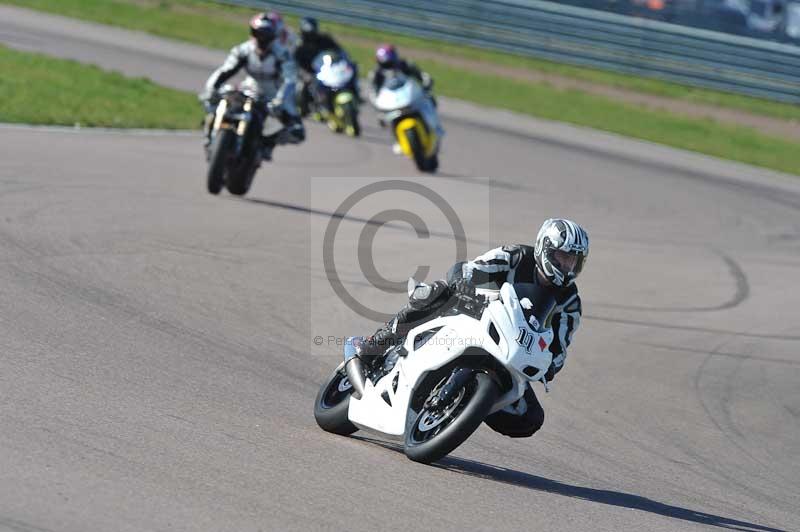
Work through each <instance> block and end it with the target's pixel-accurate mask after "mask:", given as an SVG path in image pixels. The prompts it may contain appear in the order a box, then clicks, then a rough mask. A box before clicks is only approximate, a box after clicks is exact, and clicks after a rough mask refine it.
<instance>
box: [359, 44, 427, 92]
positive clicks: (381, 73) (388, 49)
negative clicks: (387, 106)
mask: <svg viewBox="0 0 800 532" xmlns="http://www.w3.org/2000/svg"><path fill="white" fill-rule="evenodd" d="M375 63H376V67H375V70H373V71H372V72H370V74H369V77H370V81H371V82H372V91H373V93H375V94H377V93H378V91H379V90H380V89H381V87H383V83H384V82H385V81H386V78H387V74H389V73H390V72H402V73H403V74H404V75H406V76H408V77H411V78H414V79H416V80H417V81H419V82H420V84H421V85H422V88H423V89H425V91H426V92H428V93H430V91H431V89H432V88H433V79H432V78H431V77H430V75H429V74H428V73H427V72H423V71H422V70H420V68H419V67H418V66H417V65H415V64H414V63H411V62H408V61H405V60H404V59H401V58H400V55H399V54H398V53H397V48H396V47H395V46H394V45H392V44H382V45H380V46H379V47H378V48H377V50H375Z"/></svg>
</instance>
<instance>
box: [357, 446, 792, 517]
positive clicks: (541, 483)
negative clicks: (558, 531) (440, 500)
mask: <svg viewBox="0 0 800 532" xmlns="http://www.w3.org/2000/svg"><path fill="white" fill-rule="evenodd" d="M351 437H352V438H353V439H356V440H359V441H362V442H365V443H371V444H374V445H380V446H381V447H384V448H385V449H389V450H391V451H395V452H397V453H403V447H402V445H399V444H397V443H392V442H386V441H381V440H376V439H373V438H365V437H363V436H351ZM431 467H435V468H437V469H443V470H445V471H449V472H451V473H457V474H460V475H468V476H471V477H477V478H480V479H484V480H491V481H493V482H501V483H503V484H510V485H512V486H517V487H520V488H527V489H530V490H536V491H543V492H546V493H552V494H554V495H561V496H564V497H570V498H573V499H582V500H585V501H590V502H596V503H598V504H606V505H609V506H618V507H620V508H630V509H632V510H640V511H642V512H649V513H653V514H657V515H662V516H664V517H669V518H672V519H680V520H682V521H688V522H690V523H698V524H701V525H706V526H716V527H719V528H727V529H729V530H740V531H742V532H787V531H786V530H782V529H780V528H772V527H768V526H764V525H757V524H755V523H748V522H747V521H739V520H737V519H730V518H728V517H722V516H719V515H714V514H709V513H705V512H698V511H696V510H690V509H688V508H681V507H680V506H673V505H671V504H665V503H662V502H658V501H654V500H653V499H648V498H647V497H642V496H641V495H634V494H632V493H624V492H621V491H613V490H604V489H597V488H587V487H583V486H575V485H572V484H566V483H564V482H559V481H557V480H550V479H549V478H545V477H540V476H536V475H531V474H530V473H525V472H523V471H517V470H515V469H506V468H503V467H497V466H493V465H489V464H485V463H483V462H477V461H475V460H466V459H464V458H455V457H452V456H448V457H446V458H444V459H442V460H440V461H439V462H436V463H435V464H432V466H431Z"/></svg>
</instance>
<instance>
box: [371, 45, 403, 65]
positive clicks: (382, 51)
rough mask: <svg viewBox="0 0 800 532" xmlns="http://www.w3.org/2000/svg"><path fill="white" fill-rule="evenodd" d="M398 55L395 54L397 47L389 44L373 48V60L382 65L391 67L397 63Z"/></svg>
mask: <svg viewBox="0 0 800 532" xmlns="http://www.w3.org/2000/svg"><path fill="white" fill-rule="evenodd" d="M398 59H400V56H399V55H398V54H397V48H395V47H394V45H391V44H382V45H380V46H378V49H377V50H375V61H377V62H378V64H379V65H380V66H382V67H386V68H391V67H393V66H395V64H397V61H398Z"/></svg>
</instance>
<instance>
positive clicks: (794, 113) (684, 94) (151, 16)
mask: <svg viewBox="0 0 800 532" xmlns="http://www.w3.org/2000/svg"><path fill="white" fill-rule="evenodd" d="M222 1H223V2H224V0H222ZM0 3H5V4H15V5H19V6H22V7H28V8H31V9H40V10H43V11H50V12H53V13H58V14H61V15H67V16H70V17H75V18H81V19H85V20H91V21H95V22H100V23H103V24H111V25H117V26H123V27H126V28H130V29H135V30H140V31H146V32H149V33H153V34H155V35H161V36H165V37H172V38H176V39H181V40H186V41H189V42H193V43H196V44H202V45H205V46H210V47H212V48H229V47H230V46H231V44H232V43H234V42H237V41H238V40H241V39H242V24H243V23H244V22H245V21H246V20H247V18H248V17H249V16H250V15H252V13H253V10H251V9H247V8H242V7H237V6H231V5H221V4H220V3H219V2H214V1H209V0H0ZM286 19H287V22H289V23H290V24H292V25H294V26H295V27H296V22H297V18H296V17H291V16H287V17H286ZM325 27H326V29H327V30H328V31H331V32H332V33H334V34H335V35H336V37H337V38H339V39H341V40H342V41H343V42H345V43H347V44H348V45H349V46H350V47H351V48H352V47H356V48H358V47H359V44H361V47H363V43H364V41H365V40H366V41H373V42H380V41H386V40H390V41H392V42H394V43H396V44H398V45H399V46H401V47H403V48H408V49H411V50H412V52H413V49H422V50H426V51H432V52H436V53H441V54H444V55H450V56H453V57H457V58H462V59H468V60H471V61H478V62H486V63H491V64H493V65H500V66H507V67H511V68H515V69H523V70H526V69H527V70H531V71H538V72H544V73H548V74H555V75H559V76H564V77H568V78H573V79H578V80H582V81H587V82H592V83H596V84H600V85H607V86H612V87H618V88H622V89H627V90H632V91H636V92H642V93H646V94H654V95H657V96H664V97H668V98H672V99H676V100H683V101H688V102H693V103H699V104H707V105H713V106H717V107H727V108H732V109H738V110H742V111H747V112H750V113H753V114H759V115H764V116H769V117H773V118H781V119H786V120H800V106H796V105H791V104H785V103H779V102H773V101H769V100H764V99H760V98H752V97H749V96H743V95H738V94H731V93H726V92H720V91H714V90H708V89H701V88H694V87H689V86H686V85H680V84H678V83H670V82H665V81H660V80H656V79H651V78H645V77H636V76H630V75H625V74H617V73H614V72H609V71H605V70H598V69H592V68H587V67H577V66H572V65H566V64H562V63H554V62H551V61H546V60H539V59H534V58H530V57H524V56H517V55H513V54H509V53H504V52H494V51H491V50H485V49H481V48H475V47H471V46H462V45H455V44H450V43H447V42H443V41H436V40H433V39H421V38H416V37H408V36H405V35H401V34H394V33H386V32H380V31H377V30H372V29H369V28H363V27H357V26H349V25H345V24H336V23H328V24H325ZM411 55H413V53H412V54H411ZM370 59H371V58H370Z"/></svg>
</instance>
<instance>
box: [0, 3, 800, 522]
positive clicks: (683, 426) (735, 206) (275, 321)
mask: <svg viewBox="0 0 800 532" xmlns="http://www.w3.org/2000/svg"><path fill="white" fill-rule="evenodd" d="M40 17H44V16H43V15H35V16H32V15H30V14H29V13H28V12H25V11H21V10H12V9H10V8H6V7H2V8H0V42H3V43H10V44H11V45H14V46H20V47H22V46H24V47H26V48H28V49H38V50H43V51H48V52H50V53H53V54H54V55H65V56H69V57H74V58H76V59H78V60H83V61H93V62H97V63H99V64H101V65H102V66H106V67H109V66H113V67H114V68H116V69H117V70H120V71H123V72H127V73H131V74H136V75H141V74H142V69H145V67H146V70H148V71H150V72H151V77H152V78H153V79H154V80H156V81H159V82H163V83H167V84H170V85H171V86H176V87H179V88H184V89H190V88H195V89H199V88H200V87H201V86H202V82H203V80H204V77H205V76H206V75H207V74H208V71H209V70H210V68H211V67H212V66H213V63H214V62H215V61H216V60H217V59H219V60H221V59H222V57H217V55H219V53H218V52H212V51H208V50H203V49H197V48H194V47H190V46H187V45H185V44H173V43H171V42H170V41H165V40H162V39H155V38H153V37H150V36H144V35H142V34H135V33H132V32H125V31H121V30H117V29H113V30H112V29H108V28H103V27H100V26H95V25H92V24H84V23H78V22H69V23H64V24H62V25H58V26H57V28H58V29H57V31H56V30H52V31H50V30H48V29H47V28H51V29H52V28H53V27H54V26H53V25H48V24H42V23H41V21H42V20H45V19H40ZM37 21H38V22H37ZM37 23H38V24H39V25H38V26H37V25H36V24H37ZM20 28H24V29H25V30H24V31H23V30H21V29H20ZM59 32H60V33H59ZM56 33H58V34H56ZM23 37H24V39H23ZM25 39H27V40H26V41H25V42H24V43H22V41H24V40H25ZM109 40H113V42H114V46H110V45H108V46H107V45H106V44H108V43H109ZM20 43H22V44H20ZM441 107H442V112H443V115H444V116H445V126H446V127H447V129H448V136H447V137H446V139H445V151H444V153H443V156H442V175H440V176H438V177H435V178H424V177H421V176H419V175H417V174H416V173H415V172H413V171H412V168H411V164H410V162H409V161H407V160H404V159H402V158H398V157H395V156H393V155H392V154H391V150H390V144H389V140H388V139H387V133H386V132H385V131H383V130H381V129H380V128H379V127H378V126H377V125H376V123H375V119H374V118H375V117H374V115H373V114H372V113H370V112H366V113H365V114H364V117H363V119H364V124H365V132H364V138H362V139H360V140H352V139H347V138H343V137H337V136H334V135H333V134H331V133H330V132H328V131H326V130H325V129H324V128H323V127H321V126H319V125H316V124H310V125H309V140H308V141H307V142H306V143H305V144H304V145H302V146H298V147H284V148H279V149H278V150H276V153H275V161H274V163H272V164H270V165H268V166H265V167H264V168H263V169H262V170H261V171H260V173H259V175H258V176H257V178H256V183H255V185H254V187H253V190H252V191H251V193H250V195H249V196H248V198H246V199H235V198H232V197H230V196H226V195H222V196H220V197H212V196H209V195H208V194H207V193H206V192H205V190H204V182H203V176H204V172H205V163H204V160H203V158H202V153H201V149H200V142H199V139H198V138H196V137H193V136H191V135H187V134H185V133H181V134H177V135H167V134H164V133H157V132H156V133H152V134H150V133H147V132H132V133H125V132H115V133H109V132H107V131H93V130H77V131H76V130H68V129H62V128H28V127H23V126H4V127H0V353H2V354H1V355H0V530H12V531H26V532H27V531H58V532H62V531H63V532H68V531H75V532H86V531H95V530H96V531H105V530H114V531H129V530H130V531H143V530H159V531H160V530H215V531H216V530H236V531H256V530H346V529H357V530H376V529H380V530H383V529H387V530H431V529H434V530H456V529H469V530H531V529H534V530H545V531H549V530H553V531H561V530H570V531H619V530H648V531H674V530H701V529H730V530H747V531H769V532H772V531H776V530H783V531H793V530H800V511H798V508H800V460H798V457H799V456H800V426H799V425H800V386H799V385H798V384H800V355H798V346H799V345H800V344H799V342H800V330H798V323H800V312H798V310H797V307H798V304H799V303H800V290H798V289H797V280H796V279H797V275H798V273H800V182H798V180H797V178H796V177H793V176H785V175H780V174H775V173H772V172H768V171H764V170H761V169H757V168H752V167H748V166H744V165H738V164H734V163H728V162H724V161H719V160H715V159H711V158H707V157H702V156H699V155H696V154H692V153H688V152H682V151H677V150H672V149H668V148H664V147H662V146H657V145H653V144H649V143H644V142H638V141H633V140H629V139H624V138H621V137H617V136H614V135H608V134H604V133H598V132H595V131H590V130H586V129H581V128H575V127H570V126H565V125H561V124H555V123H551V122H545V121H539V120H532V119H530V118H524V117H519V116H516V115H513V114H511V113H505V112H500V111H494V110H488V109H480V108H477V107H474V106H471V105H468V104H464V103H461V102H454V101H449V100H443V101H442V104H441ZM198 112H199V109H198ZM198 119H199V117H198ZM378 178H382V179H389V178H394V179H407V180H413V181H417V182H420V183H423V184H425V185H426V186H430V187H431V188H433V189H435V190H436V191H438V192H440V193H442V194H443V195H444V196H445V197H446V198H447V199H448V200H449V201H450V202H451V204H452V205H453V206H454V208H456V210H457V211H458V214H459V216H460V218H461V220H462V221H463V223H464V226H465V228H466V237H467V242H468V248H469V253H470V254H477V253H479V252H481V251H483V250H484V249H485V248H487V247H489V246H490V245H492V244H493V243H495V242H496V243H502V242H529V241H530V240H531V239H532V238H533V237H534V235H535V231H536V229H537V228H538V225H539V224H540V223H541V220H542V219H543V218H545V217H549V216H554V215H563V216H568V217H570V218H573V219H575V220H577V221H579V222H580V223H582V224H583V225H585V226H586V227H587V228H588V229H589V233H590V236H591V238H592V246H593V247H592V254H591V257H590V259H589V262H588V266H587V269H586V271H585V273H584V275H583V276H582V278H581V280H580V281H581V282H580V285H581V291H582V294H583V298H584V308H585V312H586V317H585V320H584V322H583V324H582V327H581V329H580V331H579V332H578V333H577V335H576V338H575V344H574V347H573V348H572V349H571V350H570V356H569V359H568V361H567V366H566V369H565V370H564V371H563V372H562V373H561V374H559V376H558V378H557V379H556V381H555V382H554V383H553V390H552V392H551V393H550V394H549V395H544V393H543V391H542V389H541V387H540V386H537V387H536V391H537V394H539V395H540V397H541V399H542V402H543V405H544V408H545V411H546V417H547V419H546V422H545V425H544V427H543V429H542V430H541V431H540V432H539V433H537V434H536V435H535V436H534V437H533V438H531V439H526V440H511V439H508V438H504V437H502V436H500V435H498V434H495V433H494V432H492V431H491V430H489V429H488V428H486V427H482V428H480V429H479V430H478V431H477V432H476V434H475V435H474V436H473V437H472V438H471V439H470V440H469V441H468V442H467V443H465V444H464V445H463V446H462V447H460V448H459V449H457V450H456V451H455V452H454V453H453V455H452V456H451V457H449V458H447V459H445V460H443V461H442V462H440V463H439V464H436V465H434V466H421V465H419V464H415V463H412V462H410V461H408V460H407V459H406V458H405V457H404V456H403V454H402V452H401V451H400V450H399V448H398V447H397V445H396V444H395V443H393V442H391V441H385V440H382V439H380V438H377V437H375V436H373V435H370V434H365V433H356V435H354V437H351V438H343V437H337V436H333V435H330V434H327V433H324V432H322V431H321V430H319V429H318V428H317V426H316V424H315V422H314V419H313V415H312V403H313V399H314V395H315V393H316V391H317V387H318V386H319V384H320V383H321V381H322V380H323V379H325V377H326V376H327V375H328V373H329V372H330V371H331V369H332V368H333V367H334V366H335V365H336V364H337V362H338V361H339V360H340V352H339V348H338V347H336V346H335V345H323V346H322V347H317V346H315V345H314V344H313V342H312V337H313V336H314V335H322V336H324V337H325V338H327V336H334V337H336V336H342V335H349V334H359V333H369V332H371V330H373V329H374V328H375V326H376V324H375V323H370V322H367V321H366V320H364V319H363V318H360V317H359V316H357V315H355V314H354V313H352V312H350V311H349V310H348V309H347V308H346V307H345V306H344V305H343V304H342V302H341V301H339V300H338V298H337V297H336V296H335V295H334V294H333V292H332V290H331V289H330V287H329V286H328V285H327V281H326V272H325V271H324V267H323V265H322V262H321V261H319V260H318V255H319V247H320V246H321V240H320V239H319V234H320V228H322V229H324V227H325V225H326V224H327V223H328V221H329V219H330V216H331V214H332V213H333V212H334V211H335V210H336V206H337V205H338V203H339V201H340V198H342V197H343V194H345V193H346V190H344V189H346V188H347V186H351V185H352V186H355V185H353V184H357V183H361V182H363V183H368V182H371V181H374V180H376V179H378ZM348 190H352V189H348ZM423 203H424V202H422V201H419V202H417V203H415V202H408V203H406V204H403V205H399V206H400V207H403V208H406V209H409V210H411V211H413V212H419V214H420V216H421V217H423V219H424V220H425V221H426V223H427V224H428V226H429V229H430V233H431V237H430V238H428V239H419V238H418V236H417V235H416V234H415V231H414V229H415V228H412V227H409V226H407V225H403V224H396V226H386V227H382V228H380V229H379V230H378V233H377V239H376V241H375V255H376V264H377V266H378V267H379V270H380V272H381V273H382V274H383V275H384V276H385V277H387V278H389V279H391V280H395V281H396V280H402V279H403V278H404V276H407V275H408V274H409V273H410V272H412V271H413V270H414V269H415V268H416V266H417V264H429V265H430V266H431V272H432V273H431V276H436V275H438V274H440V273H442V272H444V271H445V270H446V268H447V267H448V266H449V262H450V261H451V260H452V258H453V257H452V255H453V249H452V248H453V246H452V242H451V241H450V240H448V238H447V237H446V233H447V231H449V227H448V226H447V224H446V222H445V221H444V219H443V218H441V217H440V218H436V217H435V213H433V214H431V213H430V212H428V208H427V207H424V206H422V204H423ZM397 206H398V205H388V204H383V203H381V202H380V201H377V200H376V201H375V203H370V202H364V203H362V204H359V205H358V206H357V207H356V208H354V210H353V212H352V213H348V215H347V216H345V217H344V218H343V221H342V224H341V230H342V234H341V236H340V237H339V240H337V244H341V245H342V246H343V252H341V253H339V254H338V255H337V259H338V261H337V264H336V265H337V268H338V270H339V273H340V274H341V276H342V279H343V282H344V284H345V285H346V287H347V288H348V289H349V290H351V291H352V293H353V294H354V295H355V296H356V297H357V298H359V299H360V300H361V301H364V302H365V303H369V304H372V305H376V306H380V305H383V306H385V307H386V308H394V307H399V306H400V305H401V304H402V303H403V300H404V297H403V295H402V294H386V293H385V292H383V291H381V290H380V289H378V288H375V287H373V286H370V285H369V284H368V283H366V282H365V281H364V279H363V274H362V273H361V269H360V266H359V264H358V261H357V260H356V259H355V256H354V255H352V254H351V255H348V253H347V251H348V245H350V244H349V243H351V242H352V239H351V238H350V237H351V236H352V237H353V238H356V237H357V236H358V235H359V232H360V231H362V229H363V227H364V220H366V219H369V217H370V216H373V215H375V213H377V212H378V211H381V210H384V209H389V208H393V207H397ZM429 215H430V216H429ZM442 235H445V236H442Z"/></svg>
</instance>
